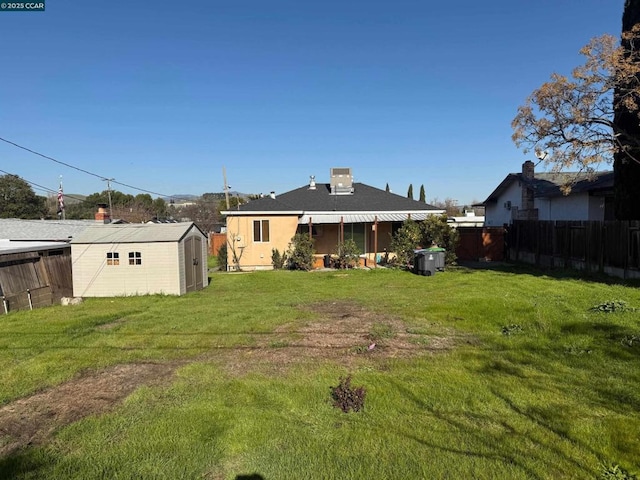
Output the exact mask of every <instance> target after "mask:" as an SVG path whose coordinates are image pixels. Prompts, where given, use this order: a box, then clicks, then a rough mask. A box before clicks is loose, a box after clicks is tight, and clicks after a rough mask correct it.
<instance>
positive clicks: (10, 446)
mask: <svg viewBox="0 0 640 480" xmlns="http://www.w3.org/2000/svg"><path fill="white" fill-rule="evenodd" d="M178 366H179V364H178V363H136V364H125V365H116V366H113V367H110V368H107V369H104V370H101V371H98V372H91V373H86V374H84V375H82V376H80V377H78V378H76V379H73V380H70V381H68V382H66V383H63V384H61V385H58V386H56V387H53V388H50V389H47V390H44V391H42V392H39V393H37V394H35V395H32V396H30V397H26V398H22V399H19V400H16V401H14V402H11V403H10V404H8V405H5V406H4V407H2V408H0V457H3V456H6V455H9V454H11V453H12V452H14V451H16V450H18V449H20V448H23V447H26V446H29V445H33V444H35V445H38V444H43V443H45V442H46V441H47V440H48V438H49V437H50V436H51V434H52V433H53V432H54V431H55V430H57V429H59V428H61V427H63V426H65V425H68V424H71V423H73V422H75V421H78V420H80V419H82V418H84V417H86V416H88V415H94V414H100V413H103V412H106V411H109V410H111V409H112V408H113V407H114V406H115V405H117V404H119V403H120V402H121V401H122V400H124V399H125V398H126V397H127V396H128V395H130V394H131V393H132V392H133V391H134V390H136V389H137V388H139V387H140V386H142V385H160V384H163V383H165V382H167V381H168V380H169V379H170V378H171V377H172V376H173V374H174V372H175V370H176V368H177V367H178Z"/></svg>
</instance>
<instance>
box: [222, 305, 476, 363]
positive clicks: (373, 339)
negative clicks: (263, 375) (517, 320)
mask: <svg viewBox="0 0 640 480" xmlns="http://www.w3.org/2000/svg"><path fill="white" fill-rule="evenodd" d="M300 308H301V309H302V310H306V311H310V312H313V313H314V314H315V315H317V317H318V319H317V320H315V321H312V322H308V323H307V324H306V325H303V326H302V327H301V326H300V324H299V323H296V324H291V325H284V326H282V327H280V328H278V329H277V330H276V331H275V332H274V333H273V334H266V335H256V336H254V341H255V343H254V344H253V345H252V346H251V347H246V348H242V349H233V350H232V351H230V352H226V354H223V353H221V354H220V355H221V356H223V357H224V360H223V365H224V367H225V368H226V369H227V370H228V371H229V372H231V373H242V372H247V371H255V370H259V371H264V372H270V373H283V372H284V371H286V370H287V369H288V367H290V366H291V365H293V364H299V363H305V362H309V363H317V362H318V361H337V362H340V364H341V365H344V366H347V367H354V366H356V365H358V364H361V363H363V362H364V363H371V362H373V363H377V364H378V365H384V361H385V360H389V359H393V358H408V357H415V356H419V355H429V354H434V353H438V352H443V351H447V350H450V349H451V348H453V347H454V346H455V345H457V344H460V343H467V342H470V341H473V340H472V339H471V338H470V337H467V336H462V335H459V334H457V333H455V332H454V331H452V330H445V329H443V328H442V327H439V326H436V325H432V326H427V327H424V328H420V329H417V328H416V329H414V328H410V327H408V326H407V325H406V324H405V323H404V322H403V321H402V320H400V319H398V318H394V317H392V316H390V315H385V314H381V313H378V312H374V311H372V310H369V309H368V308H366V307H363V306H362V305H359V304H357V303H355V302H349V301H336V302H323V303H317V304H313V305H307V306H304V307H300ZM434 332H437V333H434Z"/></svg>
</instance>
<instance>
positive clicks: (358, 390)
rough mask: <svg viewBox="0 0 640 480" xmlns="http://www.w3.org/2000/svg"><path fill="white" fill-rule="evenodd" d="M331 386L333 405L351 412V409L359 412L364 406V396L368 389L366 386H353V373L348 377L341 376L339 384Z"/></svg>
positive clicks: (345, 411)
mask: <svg viewBox="0 0 640 480" xmlns="http://www.w3.org/2000/svg"><path fill="white" fill-rule="evenodd" d="M329 388H330V389H331V399H332V400H333V406H334V407H336V408H339V409H340V410H342V411H343V412H344V413H349V411H350V410H353V411H354V412H358V411H360V410H362V409H363V408H364V397H365V396H366V394H367V391H366V389H365V388H364V387H351V375H348V376H347V377H346V378H342V377H340V381H339V383H338V386H337V387H329Z"/></svg>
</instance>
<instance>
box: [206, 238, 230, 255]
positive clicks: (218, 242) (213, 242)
mask: <svg viewBox="0 0 640 480" xmlns="http://www.w3.org/2000/svg"><path fill="white" fill-rule="evenodd" d="M226 243H227V234H226V233H209V255H218V250H220V247H222V246H223V245H225V244H226Z"/></svg>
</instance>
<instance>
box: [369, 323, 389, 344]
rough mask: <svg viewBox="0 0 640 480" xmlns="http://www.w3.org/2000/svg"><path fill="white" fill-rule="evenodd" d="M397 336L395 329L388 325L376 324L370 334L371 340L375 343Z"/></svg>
mask: <svg viewBox="0 0 640 480" xmlns="http://www.w3.org/2000/svg"><path fill="white" fill-rule="evenodd" d="M395 336H396V333H395V332H394V330H393V327H392V326H391V325H389V324H386V323H376V324H374V325H373V327H371V331H370V332H369V338H370V339H371V340H374V341H379V340H383V339H385V338H393V337H395Z"/></svg>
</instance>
